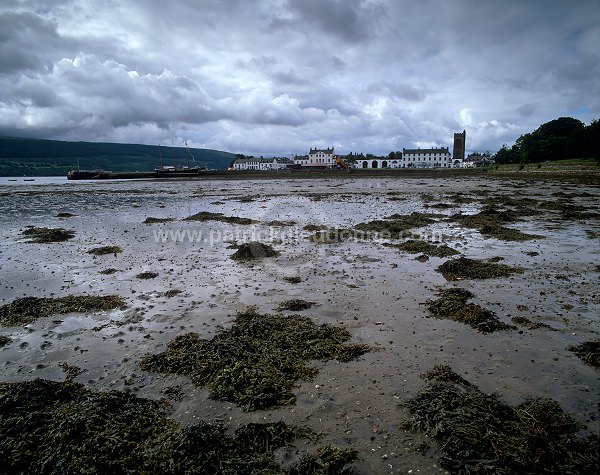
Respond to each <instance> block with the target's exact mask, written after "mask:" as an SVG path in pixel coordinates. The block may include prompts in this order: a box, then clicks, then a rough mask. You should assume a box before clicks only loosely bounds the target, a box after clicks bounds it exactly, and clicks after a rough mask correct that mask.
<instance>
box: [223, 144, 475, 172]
mask: <svg viewBox="0 0 600 475" xmlns="http://www.w3.org/2000/svg"><path fill="white" fill-rule="evenodd" d="M340 159H341V160H344V161H346V162H348V165H349V166H350V167H354V168H463V167H464V160H462V159H453V158H452V157H451V155H450V150H449V149H448V147H445V148H444V147H441V148H416V149H410V148H404V149H402V156H401V157H399V158H398V157H395V158H364V157H363V156H362V155H358V156H354V157H352V159H351V160H347V159H346V157H343V156H342V157H336V154H335V151H334V148H333V147H331V148H326V149H318V148H314V149H313V148H311V149H310V151H309V153H308V155H296V156H295V157H294V158H293V159H289V158H262V157H261V158H254V157H249V158H237V159H236V160H234V162H233V167H232V168H233V170H285V169H289V168H337V167H338V166H339V165H338V160H340Z"/></svg>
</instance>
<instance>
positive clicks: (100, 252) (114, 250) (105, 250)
mask: <svg viewBox="0 0 600 475" xmlns="http://www.w3.org/2000/svg"><path fill="white" fill-rule="evenodd" d="M120 252H123V249H121V248H120V247H119V246H100V247H95V248H93V249H90V250H89V251H87V253H88V254H92V255H94V256H104V255H106V254H114V255H115V256H116V255H117V254H119V253H120Z"/></svg>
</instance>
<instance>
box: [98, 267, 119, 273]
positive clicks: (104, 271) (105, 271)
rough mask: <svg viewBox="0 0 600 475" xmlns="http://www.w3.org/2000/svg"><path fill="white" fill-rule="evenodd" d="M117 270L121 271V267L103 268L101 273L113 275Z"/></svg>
mask: <svg viewBox="0 0 600 475" xmlns="http://www.w3.org/2000/svg"><path fill="white" fill-rule="evenodd" d="M116 272H119V269H115V268H114V267H109V268H108V269H103V270H101V271H100V272H99V274H102V275H111V274H114V273H116Z"/></svg>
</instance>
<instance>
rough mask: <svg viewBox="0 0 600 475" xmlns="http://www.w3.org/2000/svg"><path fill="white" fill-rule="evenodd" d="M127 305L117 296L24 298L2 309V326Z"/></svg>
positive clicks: (0, 314) (25, 323) (0, 316)
mask: <svg viewBox="0 0 600 475" xmlns="http://www.w3.org/2000/svg"><path fill="white" fill-rule="evenodd" d="M123 305H125V301H124V300H123V299H122V298H121V297H119V296H117V295H104V296H94V295H68V296H66V297H60V298H47V297H23V298H20V299H16V300H13V301H12V302H11V303H9V304H6V305H3V306H2V307H0V324H1V325H6V326H14V325H27V324H28V323H31V322H33V321H35V320H37V319H38V318H43V317H49V316H51V315H63V314H65V313H72V312H77V313H82V312H89V311H101V310H113V309H115V308H118V307H122V306H123Z"/></svg>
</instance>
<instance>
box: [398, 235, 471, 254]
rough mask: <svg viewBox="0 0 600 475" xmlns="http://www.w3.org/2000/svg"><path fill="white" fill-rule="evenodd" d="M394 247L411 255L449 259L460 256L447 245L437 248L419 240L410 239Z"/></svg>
mask: <svg viewBox="0 0 600 475" xmlns="http://www.w3.org/2000/svg"><path fill="white" fill-rule="evenodd" d="M393 247H396V248H398V249H400V250H401V251H404V252H408V253H410V254H420V253H423V254H426V255H428V256H434V257H449V256H455V255H456V254H460V253H459V252H458V251H457V250H456V249H452V248H451V247H449V246H448V245H446V244H441V245H439V246H436V245H435V244H431V243H429V242H427V241H420V240H417V239H409V240H408V241H404V242H403V243H401V244H396V245H394V246H393Z"/></svg>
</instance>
